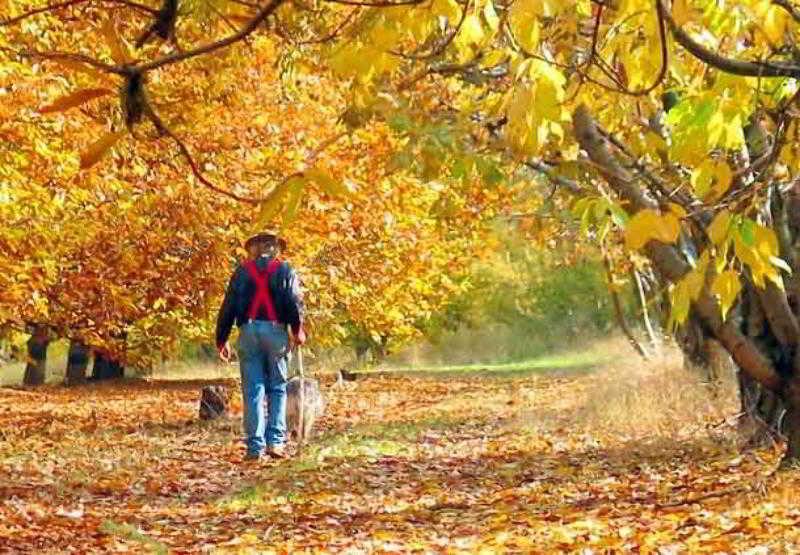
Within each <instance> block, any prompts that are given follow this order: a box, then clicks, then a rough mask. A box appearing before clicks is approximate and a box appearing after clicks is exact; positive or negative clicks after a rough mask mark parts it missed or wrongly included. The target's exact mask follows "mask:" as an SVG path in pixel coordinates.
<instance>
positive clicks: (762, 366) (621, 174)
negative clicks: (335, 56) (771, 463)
mask: <svg viewBox="0 0 800 555" xmlns="http://www.w3.org/2000/svg"><path fill="white" fill-rule="evenodd" d="M573 123H574V129H575V136H576V138H577V140H578V143H579V144H580V146H581V148H582V149H583V150H585V151H586V152H587V153H588V155H589V158H590V159H591V160H592V161H593V162H594V163H595V164H596V165H597V167H598V168H599V169H600V170H601V171H602V173H603V175H604V177H605V180H606V182H608V184H609V185H610V186H611V188H612V189H613V190H614V191H615V192H616V193H617V194H618V195H619V196H620V197H622V198H623V199H624V200H626V201H628V202H630V203H631V205H632V206H633V208H634V209H636V210H637V211H638V210H643V209H654V210H658V203H657V202H656V201H655V200H654V199H653V198H651V197H650V196H649V195H646V194H645V193H644V192H643V191H642V189H641V187H639V186H638V185H637V182H636V180H635V179H634V177H633V175H631V173H630V172H629V171H628V170H627V169H626V168H624V167H623V166H622V165H621V164H620V163H619V161H618V160H617V159H616V158H615V157H614V155H613V154H612V153H611V151H610V150H609V148H608V144H607V142H606V139H605V138H604V137H603V136H602V135H601V134H600V132H599V131H598V129H597V124H596V123H595V121H594V119H593V118H592V116H591V114H590V113H589V109H588V108H587V107H586V106H585V105H581V106H579V107H578V108H577V110H576V111H575V114H574V116H573ZM645 248H646V252H647V255H648V257H649V258H650V260H651V261H652V263H653V265H654V266H655V267H656V269H658V271H659V272H660V273H661V274H662V275H663V276H664V278H666V279H667V280H669V281H671V282H673V283H675V282H677V281H679V280H680V279H682V278H683V277H684V276H685V275H686V274H688V273H689V272H690V271H691V267H690V266H689V264H688V262H686V260H685V259H684V258H683V256H682V255H681V254H680V252H678V250H677V249H676V248H675V247H674V246H672V245H668V244H665V243H661V242H659V241H656V240H653V241H650V242H649V243H648V244H647V245H646V247H645ZM693 310H694V311H695V312H696V314H697V315H698V316H699V317H700V319H701V320H702V321H703V323H704V324H705V325H706V326H707V327H708V329H709V330H710V331H711V332H712V333H713V334H714V335H715V336H716V337H717V339H719V341H720V342H721V343H722V344H723V345H725V347H726V348H727V349H728V351H729V352H730V353H731V355H732V356H733V359H734V360H735V361H736V363H737V364H738V365H739V367H740V368H742V369H743V370H744V371H745V372H747V373H748V374H750V375H751V376H752V377H753V378H754V379H755V380H758V381H759V382H760V383H761V384H762V385H764V387H767V388H769V389H773V390H777V389H779V388H780V387H781V386H782V384H783V379H782V378H781V376H780V375H779V374H778V372H777V371H776V369H775V367H774V366H773V365H772V363H771V362H770V361H769V360H768V359H767V357H766V356H764V354H763V353H761V351H760V350H759V349H758V347H757V346H756V345H755V343H753V341H752V340H751V339H749V338H748V337H746V336H744V335H743V334H742V332H741V331H740V330H739V329H738V327H737V326H736V325H735V324H734V323H733V322H732V321H731V320H730V319H728V320H726V321H723V320H722V317H721V315H720V311H719V307H718V305H717V301H716V300H715V299H714V297H713V296H712V295H711V293H710V292H709V290H708V288H707V287H705V288H704V289H703V291H702V293H701V295H700V297H699V298H698V299H697V301H695V303H694V305H693Z"/></svg>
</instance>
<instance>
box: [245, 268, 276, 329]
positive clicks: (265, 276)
mask: <svg viewBox="0 0 800 555" xmlns="http://www.w3.org/2000/svg"><path fill="white" fill-rule="evenodd" d="M280 265H281V261H280V260H278V259H277V258H273V259H272V260H270V261H269V264H268V265H267V269H266V271H265V272H261V271H259V269H258V266H256V261H255V260H249V261H247V262H246V263H245V265H244V268H245V270H247V273H248V274H250V279H252V280H253V282H254V283H255V285H256V292H255V294H254V295H253V300H252V301H250V308H248V310H247V318H248V319H249V320H255V319H256V316H258V311H259V309H261V308H262V307H264V308H265V309H266V310H267V318H269V320H270V321H271V322H277V321H278V313H277V312H276V311H275V303H274V302H273V301H272V295H271V294H270V292H269V278H270V277H271V276H272V275H273V274H274V273H275V272H277V271H278V268H279V267H280Z"/></svg>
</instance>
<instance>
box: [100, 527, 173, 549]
mask: <svg viewBox="0 0 800 555" xmlns="http://www.w3.org/2000/svg"><path fill="white" fill-rule="evenodd" d="M100 531H101V532H105V533H106V534H109V535H111V536H117V537H119V538H123V539H125V540H129V541H133V542H136V543H138V544H141V545H142V546H143V547H145V548H147V549H148V550H149V551H150V552H151V553H157V554H158V555H167V553H168V552H169V549H168V548H167V546H166V545H164V544H163V543H161V542H159V541H156V540H154V539H153V538H151V537H150V536H148V535H146V534H144V533H142V532H140V531H139V530H137V529H136V528H134V527H133V526H131V525H130V524H117V523H116V522H112V521H110V520H107V521H105V522H104V523H103V525H102V526H101V527H100Z"/></svg>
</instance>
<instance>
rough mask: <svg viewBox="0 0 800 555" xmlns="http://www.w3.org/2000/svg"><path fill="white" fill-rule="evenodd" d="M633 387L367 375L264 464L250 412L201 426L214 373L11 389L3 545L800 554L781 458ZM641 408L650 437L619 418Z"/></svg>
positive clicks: (790, 477) (794, 481) (585, 378)
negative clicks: (247, 423)
mask: <svg viewBox="0 0 800 555" xmlns="http://www.w3.org/2000/svg"><path fill="white" fill-rule="evenodd" d="M618 379H619V376H618V375H617V374H613V373H607V372H600V373H597V374H586V373H583V374H580V375H575V376H569V375H564V374H562V375H561V376H557V375H546V374H533V375H529V376H517V377H514V378H502V379H498V378H495V377H492V376H491V375H485V374H482V375H481V376H480V377H475V376H468V375H465V376H464V377H460V378H459V377H453V376H449V377H448V378H447V379H445V380H442V379H438V380H437V379H429V378H417V379H415V378H408V377H398V378H380V379H372V380H366V381H363V382H357V383H355V384H351V385H350V386H349V388H348V389H345V390H339V391H338V392H337V393H336V394H335V395H334V396H333V398H332V399H331V404H330V412H329V414H328V415H327V416H326V418H325V420H324V421H323V422H322V426H321V427H322V430H323V434H322V437H320V438H318V439H317V440H316V441H315V442H314V444H313V445H312V446H311V447H310V448H308V449H307V450H306V451H305V452H304V453H303V455H302V456H300V457H298V458H296V459H294V460H292V461H289V462H284V463H280V464H278V463H267V464H261V465H247V464H243V463H242V462H241V457H242V447H241V445H240V444H239V442H238V441H237V438H238V434H239V431H238V430H239V425H238V420H234V421H232V422H218V423H214V424H210V425H205V424H200V423H197V422H195V421H194V416H195V410H196V405H195V401H196V398H197V391H198V384H197V383H186V382H183V383H173V384H170V385H169V386H166V387H165V386H164V385H163V384H126V385H123V386H90V387H85V388H76V389H60V388H54V389H44V390H42V391H41V392H36V393H18V392H13V391H8V390H2V389H0V551H7V552H20V551H23V552H26V551H29V552H55V551H57V552H64V551H69V550H72V551H76V552H86V551H108V550H113V551H122V550H128V551H134V552H141V551H142V550H144V549H147V550H153V551H162V552H165V551H168V550H169V551H176V552H200V551H215V552H217V551H229V552H250V551H252V550H254V549H256V550H259V551H267V552H271V551H273V550H274V551H276V552H281V553H283V552H297V551H302V550H308V551H312V552H317V551H322V552H326V551H334V552H341V551H347V552H357V553H360V552H393V553H396V552H409V551H414V552H476V551H480V550H481V549H485V550H488V551H489V552H496V551H501V552H541V553H553V552H558V551H576V550H580V549H583V548H589V549H591V550H593V552H597V553H602V552H607V551H609V550H610V551H619V552H632V551H633V552H643V553H644V552H662V553H678V552H685V551H691V552H735V551H744V550H745V549H747V548H754V547H758V546H762V547H763V548H764V549H767V548H770V550H771V551H772V552H774V551H779V552H786V551H793V550H795V549H800V548H798V547H797V546H800V527H798V524H800V508H798V507H797V497H796V495H795V494H794V493H793V492H794V491H797V487H796V486H797V485H798V481H799V477H798V476H797V474H796V473H787V474H784V475H781V476H779V477H777V478H771V479H769V480H765V479H764V478H763V475H765V474H767V473H769V472H770V470H771V469H772V467H773V465H774V462H775V460H776V456H777V453H776V452H774V451H773V450H765V451H758V452H750V453H747V454H744V455H741V454H739V453H737V452H736V451H735V450H734V449H733V448H732V446H731V444H730V442H729V441H728V437H727V432H726V430H725V426H722V427H717V428H713V427H712V426H711V425H712V424H715V423H718V422H719V419H720V416H721V413H719V412H715V410H711V409H708V410H706V408H707V406H706V405H700V406H702V407H706V408H703V409H702V410H699V409H698V410H696V411H694V412H695V414H691V415H688V416H687V415H685V414H684V415H683V416H678V415H673V414H670V413H669V403H670V402H671V401H669V398H668V396H667V397H664V398H659V396H660V395H661V396H664V395H667V394H666V393H665V392H663V391H662V389H663V387H662V386H661V385H658V384H656V386H655V387H652V384H651V385H648V383H647V382H646V381H644V382H640V383H638V384H634V385H633V386H632V385H631V384H630V383H625V382H622V383H621V385H620V384H617V383H616V381H615V380H618ZM631 387H634V388H636V389H635V391H636V392H642V391H649V390H652V393H648V394H647V395H649V396H643V397H641V398H636V397H635V396H633V397H631V391H630V388H631ZM697 387H699V386H697ZM648 388H649V389H648ZM637 394H638V393H637ZM675 394H676V395H681V396H682V397H680V398H686V396H687V395H688V393H687V392H686V391H677V392H676V393H675ZM642 395H644V394H642ZM665 402H666V405H665V404H664V403H665ZM637 407H638V409H637ZM637 410H638V412H639V414H628V415H627V416H628V418H630V419H634V421H635V422H639V421H641V423H642V425H646V426H647V427H648V428H650V431H649V432H647V433H643V432H641V431H640V430H638V429H637V427H636V426H628V425H625V426H615V425H613V421H620V420H622V419H624V418H625V416H624V415H625V412H626V411H627V412H628V413H630V412H634V413H635V412H637ZM619 411H622V412H619ZM618 412H619V414H618ZM683 412H686V409H685V408H684V409H683ZM651 413H653V414H651ZM722 416H724V414H722ZM653 418H656V420H653V422H651V421H650V419H653ZM681 419H684V420H681ZM609 422H612V424H609ZM659 548H661V551H658V549H659ZM751 552H753V553H756V552H759V551H751ZM764 552H766V551H764Z"/></svg>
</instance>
